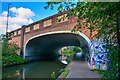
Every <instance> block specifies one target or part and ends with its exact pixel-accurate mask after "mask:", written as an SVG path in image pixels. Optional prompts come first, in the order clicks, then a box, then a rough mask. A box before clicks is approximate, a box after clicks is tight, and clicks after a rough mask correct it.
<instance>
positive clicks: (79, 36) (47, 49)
mask: <svg viewBox="0 0 120 80" xmlns="http://www.w3.org/2000/svg"><path fill="white" fill-rule="evenodd" d="M89 42H90V39H89V38H88V37H87V36H86V35H85V34H83V33H81V32H75V33H73V32H71V31H54V32H48V33H44V34H39V35H37V36H34V37H32V38H30V39H29V40H28V41H27V42H26V44H25V48H24V58H26V59H28V60H40V59H52V58H54V57H57V56H59V55H60V50H61V48H62V47H64V46H79V47H81V48H82V50H83V53H84V54H86V55H87V56H89V54H90V48H89ZM51 53H52V54H51Z"/></svg>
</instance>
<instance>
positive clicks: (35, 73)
mask: <svg viewBox="0 0 120 80" xmlns="http://www.w3.org/2000/svg"><path fill="white" fill-rule="evenodd" d="M65 66H66V65H64V64H63V63H61V62H59V61H37V62H31V63H27V64H22V65H17V66H12V67H6V68H3V69H2V78H51V74H52V72H55V76H56V77H58V76H59V75H60V72H59V70H60V69H62V68H65Z"/></svg>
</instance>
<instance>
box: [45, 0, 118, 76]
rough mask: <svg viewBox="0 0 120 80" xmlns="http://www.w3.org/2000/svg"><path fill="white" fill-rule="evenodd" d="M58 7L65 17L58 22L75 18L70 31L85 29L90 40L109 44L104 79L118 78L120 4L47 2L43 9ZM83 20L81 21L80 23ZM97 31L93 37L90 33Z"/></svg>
mask: <svg viewBox="0 0 120 80" xmlns="http://www.w3.org/2000/svg"><path fill="white" fill-rule="evenodd" d="M55 5H59V7H58V12H59V14H62V13H63V12H64V11H68V13H67V15H66V16H64V17H63V18H61V19H59V20H58V21H61V20H64V19H65V18H68V19H69V17H70V16H73V15H74V16H75V17H77V18H78V19H77V22H78V23H77V24H76V25H75V26H74V29H73V30H72V31H81V32H82V30H84V29H86V30H88V31H90V37H91V39H92V38H93V37H96V38H97V39H101V38H102V37H103V41H104V42H105V43H110V45H109V46H108V47H107V48H108V49H109V53H108V59H109V61H110V66H109V67H108V69H107V71H106V72H105V74H104V78H118V76H119V78H120V70H119V67H120V65H119V64H120V62H119V61H120V25H119V24H120V2H76V3H75V2H74V3H73V2H47V6H45V9H47V8H49V7H51V9H53V8H54V6H55ZM82 20H83V21H82ZM95 31H97V33H96V34H95V35H93V34H92V33H93V32H95Z"/></svg>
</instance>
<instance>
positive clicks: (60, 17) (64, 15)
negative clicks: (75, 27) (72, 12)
mask: <svg viewBox="0 0 120 80" xmlns="http://www.w3.org/2000/svg"><path fill="white" fill-rule="evenodd" d="M66 16H67V14H63V15H61V16H58V20H59V19H61V21H60V22H57V23H62V22H66V21H68V17H66ZM63 17H66V18H65V19H64V21H63V19H62V18H63Z"/></svg>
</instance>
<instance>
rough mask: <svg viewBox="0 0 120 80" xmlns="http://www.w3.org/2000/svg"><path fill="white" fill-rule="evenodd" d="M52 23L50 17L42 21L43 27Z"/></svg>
mask: <svg viewBox="0 0 120 80" xmlns="http://www.w3.org/2000/svg"><path fill="white" fill-rule="evenodd" d="M50 25H52V19H49V20H47V21H44V27H47V26H50Z"/></svg>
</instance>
